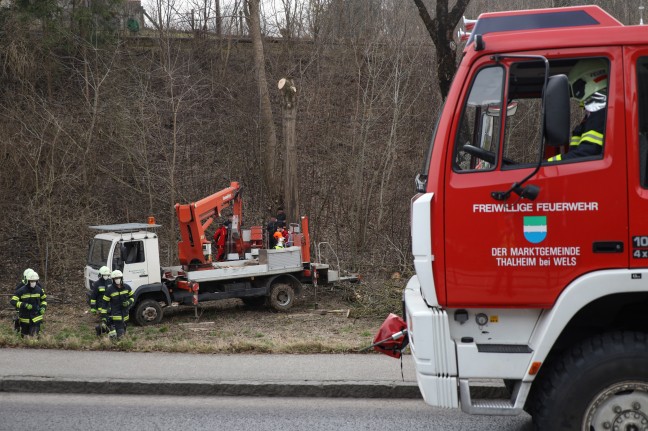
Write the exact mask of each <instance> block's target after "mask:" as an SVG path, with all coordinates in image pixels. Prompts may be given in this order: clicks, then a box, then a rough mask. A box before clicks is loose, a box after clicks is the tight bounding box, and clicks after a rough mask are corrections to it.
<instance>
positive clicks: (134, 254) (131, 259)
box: [122, 241, 144, 264]
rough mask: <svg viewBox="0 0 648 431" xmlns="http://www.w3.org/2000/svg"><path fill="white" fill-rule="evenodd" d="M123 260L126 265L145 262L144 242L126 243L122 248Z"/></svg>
mask: <svg viewBox="0 0 648 431" xmlns="http://www.w3.org/2000/svg"><path fill="white" fill-rule="evenodd" d="M122 259H123V260H124V263H126V264H130V263H140V262H144V243H143V242H142V241H130V242H125V243H124V244H123V246H122Z"/></svg>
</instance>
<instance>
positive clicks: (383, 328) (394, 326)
mask: <svg viewBox="0 0 648 431" xmlns="http://www.w3.org/2000/svg"><path fill="white" fill-rule="evenodd" d="M408 343H409V337H408V336H407V324H406V323H405V321H404V320H403V319H402V318H400V317H399V316H397V315H395V314H394V313H390V314H389V316H387V318H386V319H385V321H384V322H383V323H382V325H380V329H379V330H378V333H377V334H376V336H375V338H374V342H373V344H372V346H373V348H374V350H376V351H377V352H380V353H384V354H385V355H387V356H391V357H392V358H400V357H401V352H402V350H403V349H404V348H405V347H406V346H407V344H408Z"/></svg>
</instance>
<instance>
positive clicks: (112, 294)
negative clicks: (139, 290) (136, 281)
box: [101, 283, 135, 322]
mask: <svg viewBox="0 0 648 431" xmlns="http://www.w3.org/2000/svg"><path fill="white" fill-rule="evenodd" d="M119 286H120V288H117V285H116V284H115V283H112V284H111V285H110V286H108V287H106V291H105V293H104V296H103V301H104V307H103V308H102V310H101V314H102V316H104V317H108V316H109V317H110V318H111V319H112V320H113V321H116V320H123V321H124V322H126V321H128V311H129V310H130V308H131V306H132V305H133V302H135V300H134V299H133V289H131V287H130V286H129V285H128V284H121V285H119ZM126 301H128V305H127V306H125V305H124V302H126Z"/></svg>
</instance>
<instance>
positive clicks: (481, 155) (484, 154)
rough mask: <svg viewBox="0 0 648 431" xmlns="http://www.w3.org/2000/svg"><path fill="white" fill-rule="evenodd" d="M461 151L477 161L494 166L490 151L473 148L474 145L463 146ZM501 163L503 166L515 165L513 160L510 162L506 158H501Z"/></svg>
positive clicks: (493, 157)
mask: <svg viewBox="0 0 648 431" xmlns="http://www.w3.org/2000/svg"><path fill="white" fill-rule="evenodd" d="M462 150H463V151H465V152H466V153H468V154H470V155H471V156H474V157H477V158H478V159H482V160H484V161H487V162H488V163H490V164H491V165H494V164H495V153H493V152H491V151H487V150H484V149H483V148H479V147H475V146H474V145H471V144H464V146H463V148H462ZM502 162H503V163H504V164H505V165H515V164H517V163H516V162H515V160H511V159H509V158H507V157H502Z"/></svg>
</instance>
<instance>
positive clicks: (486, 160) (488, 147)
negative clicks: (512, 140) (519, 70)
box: [453, 66, 504, 172]
mask: <svg viewBox="0 0 648 431" xmlns="http://www.w3.org/2000/svg"><path fill="white" fill-rule="evenodd" d="M503 87H504V69H503V68H502V67H499V66H496V67H487V68H484V69H482V70H480V71H479V72H478V73H477V76H476V77H475V79H474V81H473V84H472V87H471V89H470V94H469V95H468V99H467V100H466V103H465V105H464V109H463V113H462V116H461V122H460V124H459V130H458V132H457V140H456V142H455V148H454V158H453V161H454V163H453V169H454V170H455V171H457V172H462V171H485V170H493V169H494V167H495V166H496V164H497V153H498V150H499V140H500V138H499V137H500V124H501V121H500V110H501V107H502V92H503Z"/></svg>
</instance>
